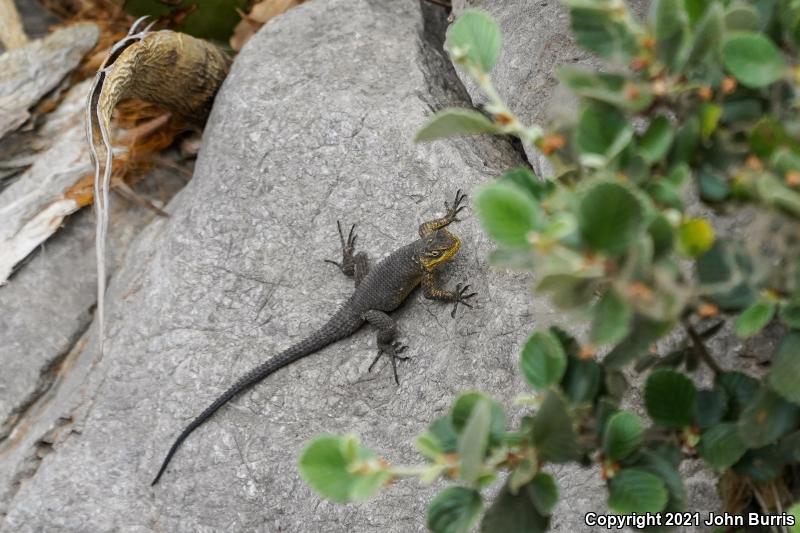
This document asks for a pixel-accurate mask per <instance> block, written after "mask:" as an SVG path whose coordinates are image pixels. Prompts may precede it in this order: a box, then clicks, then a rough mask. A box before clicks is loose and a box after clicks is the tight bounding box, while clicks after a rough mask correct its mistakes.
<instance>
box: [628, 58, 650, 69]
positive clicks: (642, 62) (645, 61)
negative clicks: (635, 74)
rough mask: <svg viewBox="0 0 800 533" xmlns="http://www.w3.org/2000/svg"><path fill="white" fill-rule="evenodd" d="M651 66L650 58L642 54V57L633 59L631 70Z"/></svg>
mask: <svg viewBox="0 0 800 533" xmlns="http://www.w3.org/2000/svg"><path fill="white" fill-rule="evenodd" d="M649 66H650V58H648V57H641V56H640V57H634V58H633V59H632V60H631V65H630V67H631V70H633V71H637V70H644V69H646V68H647V67H649Z"/></svg>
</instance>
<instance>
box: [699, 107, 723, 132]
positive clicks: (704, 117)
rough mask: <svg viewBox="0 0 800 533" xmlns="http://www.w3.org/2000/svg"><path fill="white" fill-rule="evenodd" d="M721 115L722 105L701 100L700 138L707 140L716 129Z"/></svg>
mask: <svg viewBox="0 0 800 533" xmlns="http://www.w3.org/2000/svg"><path fill="white" fill-rule="evenodd" d="M721 116H722V107H720V106H719V105H717V104H712V103H710V102H703V104H702V105H701V106H700V138H701V139H703V140H704V141H707V140H708V139H709V138H710V137H711V134H712V133H714V131H715V130H716V129H717V124H719V119H720V117H721Z"/></svg>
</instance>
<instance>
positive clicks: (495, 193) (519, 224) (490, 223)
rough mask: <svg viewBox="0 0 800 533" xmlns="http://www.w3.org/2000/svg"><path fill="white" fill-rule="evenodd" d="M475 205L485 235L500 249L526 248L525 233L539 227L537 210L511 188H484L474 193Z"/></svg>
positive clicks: (499, 185)
mask: <svg viewBox="0 0 800 533" xmlns="http://www.w3.org/2000/svg"><path fill="white" fill-rule="evenodd" d="M475 205H476V207H477V209H478V215H479V216H480V219H481V222H482V223H483V227H484V229H485V230H486V232H487V233H488V234H489V235H490V236H491V237H492V238H493V239H494V240H495V241H496V242H497V243H498V244H501V245H503V246H508V247H511V248H520V247H527V246H530V243H529V242H528V234H529V233H530V232H531V231H534V230H536V229H538V228H539V227H541V218H542V215H541V212H540V211H539V207H538V206H537V205H536V204H535V203H534V202H533V200H532V199H531V198H530V196H528V195H527V194H524V193H523V192H522V190H521V189H519V188H517V187H515V186H512V185H505V184H500V183H496V184H493V185H487V186H484V187H482V188H481V189H480V190H479V191H478V193H477V197H476V199H475Z"/></svg>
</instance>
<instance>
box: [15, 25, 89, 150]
mask: <svg viewBox="0 0 800 533" xmlns="http://www.w3.org/2000/svg"><path fill="white" fill-rule="evenodd" d="M97 36H98V29H97V26H95V25H94V24H89V23H81V24H73V25H72V26H67V27H66V28H62V29H60V30H56V31H54V32H53V33H52V34H50V35H48V36H47V37H45V38H43V39H39V40H36V41H32V42H30V43H28V44H27V45H25V46H23V47H21V48H17V49H16V50H11V51H9V52H6V53H3V54H0V72H3V73H4V74H3V78H2V80H0V139H2V138H3V136H4V135H6V134H7V133H9V132H11V131H14V130H15V129H17V128H18V127H19V126H21V125H22V124H23V123H24V122H25V121H26V120H27V118H28V116H29V113H28V109H29V108H30V107H31V106H33V105H34V104H35V103H36V102H38V101H39V99H40V98H41V97H42V96H44V95H45V94H47V93H48V92H50V91H51V90H53V89H54V88H55V87H56V86H57V85H58V84H59V82H61V80H62V79H63V78H64V76H66V75H67V74H68V73H69V72H71V71H72V69H74V68H75V67H76V66H78V63H80V60H81V59H82V58H83V56H84V54H85V53H86V52H88V51H89V50H91V49H92V47H93V46H94V44H95V42H97Z"/></svg>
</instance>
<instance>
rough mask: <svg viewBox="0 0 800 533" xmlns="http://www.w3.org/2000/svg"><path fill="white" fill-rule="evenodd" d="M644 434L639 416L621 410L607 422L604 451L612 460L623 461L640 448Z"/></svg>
mask: <svg viewBox="0 0 800 533" xmlns="http://www.w3.org/2000/svg"><path fill="white" fill-rule="evenodd" d="M643 434H644V431H643V429H642V423H641V421H640V420H639V417H638V416H636V415H635V414H633V413H630V412H628V411H620V412H618V413H616V414H614V415H613V416H612V417H611V418H609V419H608V422H606V430H605V433H604V434H603V453H604V454H605V455H606V457H608V458H609V459H611V460H612V461H621V460H622V459H625V458H626V457H628V456H629V455H630V454H632V453H633V452H634V451H636V449H637V448H639V445H640V444H641V443H642V436H643Z"/></svg>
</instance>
